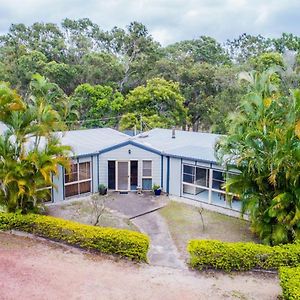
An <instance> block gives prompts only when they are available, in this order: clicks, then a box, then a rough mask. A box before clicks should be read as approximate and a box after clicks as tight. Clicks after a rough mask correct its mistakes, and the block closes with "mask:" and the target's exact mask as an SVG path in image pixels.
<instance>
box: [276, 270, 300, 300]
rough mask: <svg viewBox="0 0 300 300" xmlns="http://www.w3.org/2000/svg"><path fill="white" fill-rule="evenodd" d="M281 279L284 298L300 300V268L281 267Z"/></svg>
mask: <svg viewBox="0 0 300 300" xmlns="http://www.w3.org/2000/svg"><path fill="white" fill-rule="evenodd" d="M279 278H280V285H281V287H282V292H283V298H284V299H288V300H296V299H297V300H298V299H300V267H296V268H289V267H281V268H280V269H279Z"/></svg>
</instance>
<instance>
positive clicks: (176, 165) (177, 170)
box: [169, 157, 182, 197]
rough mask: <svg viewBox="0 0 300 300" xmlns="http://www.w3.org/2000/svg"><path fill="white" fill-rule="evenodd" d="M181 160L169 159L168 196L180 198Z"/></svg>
mask: <svg viewBox="0 0 300 300" xmlns="http://www.w3.org/2000/svg"><path fill="white" fill-rule="evenodd" d="M181 174H182V171H181V159H180V158H174V157H170V174H169V177H170V183H169V194H170V195H174V196H179V197H180V196H181V176H182V175H181Z"/></svg>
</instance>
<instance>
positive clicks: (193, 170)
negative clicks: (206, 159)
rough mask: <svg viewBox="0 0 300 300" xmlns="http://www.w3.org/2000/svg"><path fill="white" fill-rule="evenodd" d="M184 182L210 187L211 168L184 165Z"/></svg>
mask: <svg viewBox="0 0 300 300" xmlns="http://www.w3.org/2000/svg"><path fill="white" fill-rule="evenodd" d="M182 181H183V182H184V183H190V184H194V185H199V186H204V187H208V185H209V170H208V169H206V168H202V167H197V166H190V165H183V178H182Z"/></svg>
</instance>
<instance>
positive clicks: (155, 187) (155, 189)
mask: <svg viewBox="0 0 300 300" xmlns="http://www.w3.org/2000/svg"><path fill="white" fill-rule="evenodd" d="M152 190H153V192H154V195H155V196H159V195H160V194H161V188H160V186H159V185H158V184H153V187H152Z"/></svg>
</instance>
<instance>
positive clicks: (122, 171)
mask: <svg viewBox="0 0 300 300" xmlns="http://www.w3.org/2000/svg"><path fill="white" fill-rule="evenodd" d="M128 179H129V178H128V162H120V161H119V162H118V189H119V190H124V191H127V190H128Z"/></svg>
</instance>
